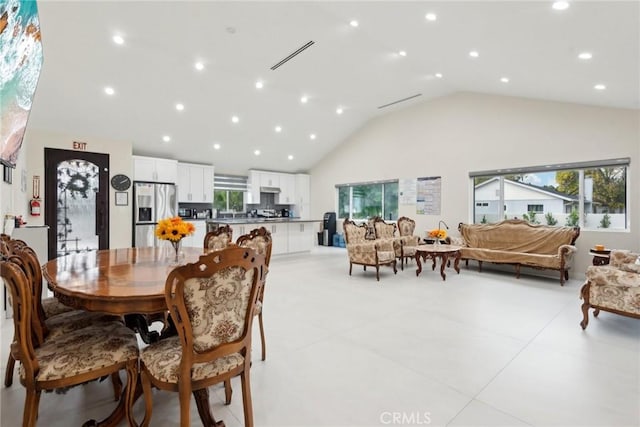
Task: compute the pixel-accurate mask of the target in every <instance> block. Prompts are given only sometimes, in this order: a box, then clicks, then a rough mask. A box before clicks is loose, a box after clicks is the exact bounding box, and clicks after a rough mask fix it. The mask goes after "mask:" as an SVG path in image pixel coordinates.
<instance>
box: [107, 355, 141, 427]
mask: <svg viewBox="0 0 640 427" xmlns="http://www.w3.org/2000/svg"><path fill="white" fill-rule="evenodd" d="M126 371H127V385H126V387H125V389H124V393H125V395H124V396H123V398H124V399H125V406H124V413H125V416H126V418H127V421H128V422H129V425H130V426H137V425H138V424H137V423H136V420H135V418H133V404H134V403H135V401H136V384H137V383H138V361H137V360H134V361H132V362H131V363H129V364H128V365H127V368H126ZM112 378H113V376H112ZM119 379H120V376H119V375H118V380H119Z"/></svg>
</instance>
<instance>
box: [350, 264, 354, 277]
mask: <svg viewBox="0 0 640 427" xmlns="http://www.w3.org/2000/svg"><path fill="white" fill-rule="evenodd" d="M352 269H353V263H352V262H350V263H349V276H351V270H352Z"/></svg>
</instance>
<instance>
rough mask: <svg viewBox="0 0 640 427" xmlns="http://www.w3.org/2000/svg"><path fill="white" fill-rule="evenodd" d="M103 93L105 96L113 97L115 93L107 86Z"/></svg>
mask: <svg viewBox="0 0 640 427" xmlns="http://www.w3.org/2000/svg"><path fill="white" fill-rule="evenodd" d="M104 93H106V94H107V95H113V94H114V93H116V91H115V90H113V88H112V87H110V86H107V87H105V88H104Z"/></svg>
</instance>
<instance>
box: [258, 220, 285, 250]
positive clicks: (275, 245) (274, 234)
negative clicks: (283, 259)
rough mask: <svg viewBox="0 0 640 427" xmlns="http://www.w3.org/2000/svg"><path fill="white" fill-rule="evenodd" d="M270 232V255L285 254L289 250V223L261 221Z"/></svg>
mask: <svg viewBox="0 0 640 427" xmlns="http://www.w3.org/2000/svg"><path fill="white" fill-rule="evenodd" d="M261 226H263V227H264V228H266V229H267V230H268V231H269V232H270V233H271V240H272V244H271V255H279V254H286V253H287V252H288V251H289V224H288V223H286V222H276V223H262V224H261Z"/></svg>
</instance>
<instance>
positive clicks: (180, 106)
mask: <svg viewBox="0 0 640 427" xmlns="http://www.w3.org/2000/svg"><path fill="white" fill-rule="evenodd" d="M176 110H178V111H182V110H184V104H176Z"/></svg>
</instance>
